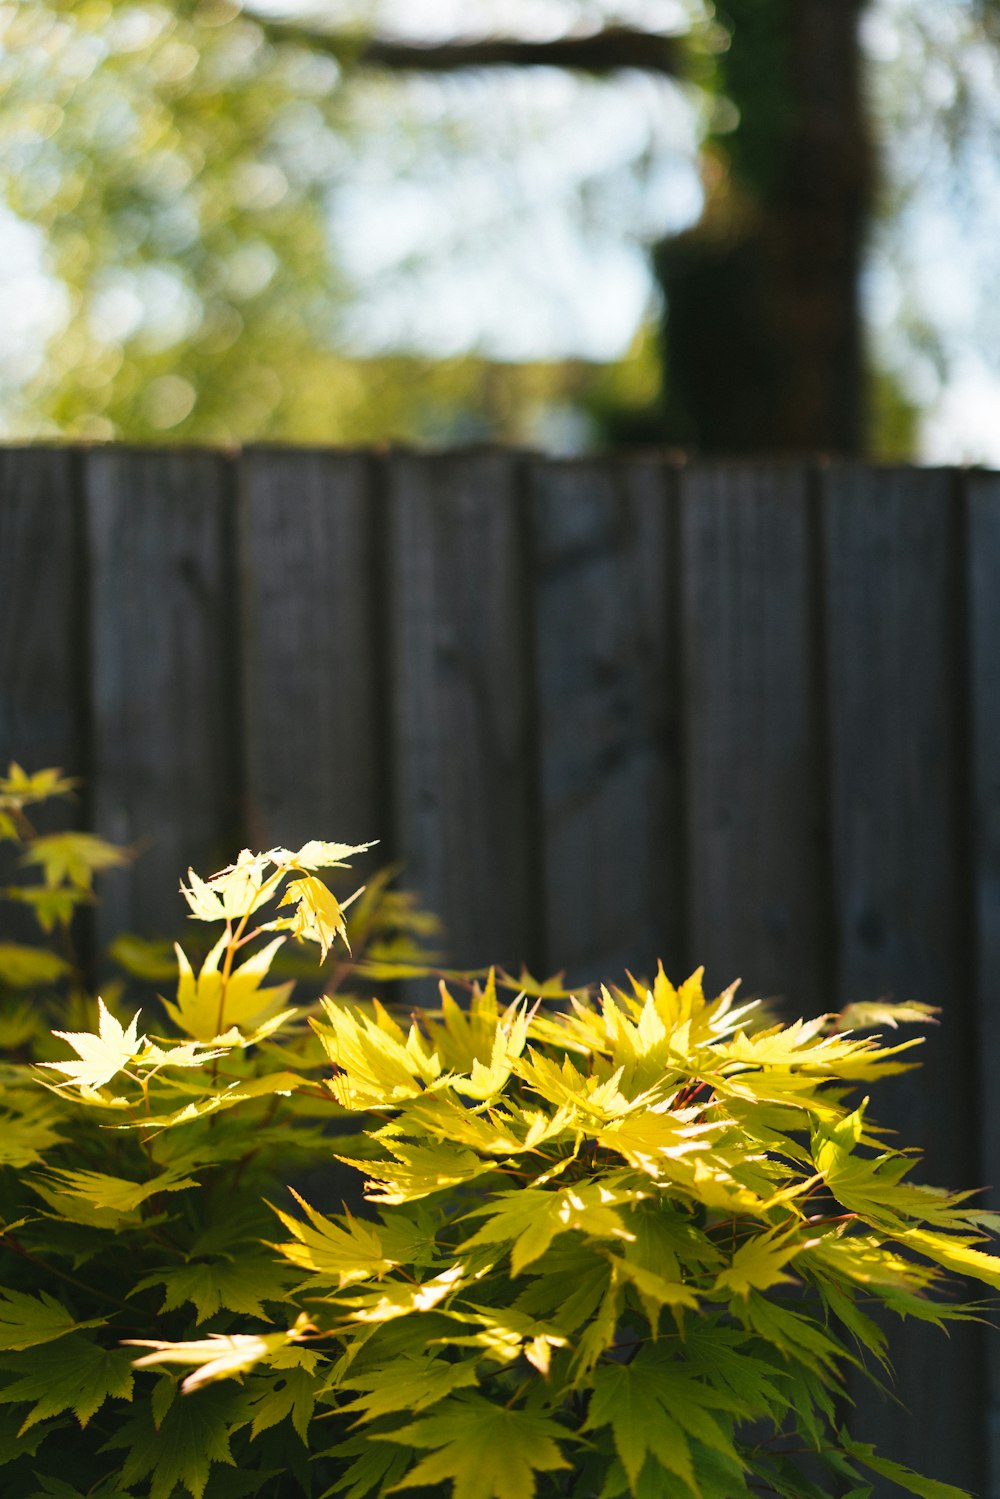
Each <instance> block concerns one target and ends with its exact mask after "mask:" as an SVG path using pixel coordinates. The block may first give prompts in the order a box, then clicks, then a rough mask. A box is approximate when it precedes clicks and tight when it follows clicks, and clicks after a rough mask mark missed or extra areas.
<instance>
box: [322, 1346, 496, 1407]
mask: <svg viewBox="0 0 1000 1499" xmlns="http://www.w3.org/2000/svg"><path fill="white" fill-rule="evenodd" d="M476 1383H477V1378H476V1366H475V1362H474V1361H472V1360H469V1361H467V1362H465V1363H460V1364H449V1363H446V1362H445V1360H444V1359H440V1358H423V1357H413V1356H404V1357H401V1358H396V1359H393V1361H392V1363H391V1364H380V1365H378V1367H376V1368H374V1369H366V1370H365V1371H364V1372H362V1373H355V1374H351V1375H348V1376H347V1377H346V1378H344V1379H342V1380H341V1381H340V1385H341V1387H342V1388H344V1389H348V1390H360V1391H362V1393H361V1394H360V1395H358V1396H357V1398H356V1399H354V1400H352V1401H350V1402H349V1403H348V1404H347V1405H342V1406H341V1407H340V1409H341V1410H342V1411H344V1412H345V1413H350V1414H354V1413H355V1412H357V1411H360V1412H361V1413H362V1414H361V1416H360V1418H359V1419H360V1420H361V1421H373V1420H375V1419H376V1418H377V1417H378V1416H386V1415H391V1414H394V1413H395V1412H396V1411H407V1412H409V1413H410V1414H415V1413H417V1412H419V1411H423V1410H427V1409H428V1407H430V1406H432V1405H437V1404H438V1402H439V1401H441V1400H444V1399H445V1398H446V1397H447V1396H448V1395H451V1394H453V1393H454V1392H455V1390H458V1389H463V1388H465V1387H467V1386H468V1385H474V1384H476Z"/></svg>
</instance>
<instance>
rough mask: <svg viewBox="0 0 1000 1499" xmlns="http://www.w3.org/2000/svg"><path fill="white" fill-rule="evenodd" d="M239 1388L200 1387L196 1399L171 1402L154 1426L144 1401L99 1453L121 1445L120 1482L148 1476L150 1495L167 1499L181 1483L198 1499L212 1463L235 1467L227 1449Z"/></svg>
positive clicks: (135, 1480)
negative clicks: (235, 1389) (205, 1388)
mask: <svg viewBox="0 0 1000 1499" xmlns="http://www.w3.org/2000/svg"><path fill="white" fill-rule="evenodd" d="M238 1398H239V1392H235V1391H230V1390H204V1391H203V1392H202V1394H201V1395H200V1397H199V1398H198V1399H197V1400H175V1401H174V1403H173V1404H172V1405H171V1407H170V1409H169V1410H168V1411H167V1412H166V1414H165V1416H164V1417H163V1421H162V1422H161V1424H160V1426H159V1427H157V1426H156V1424H155V1422H154V1420H153V1413H152V1410H151V1409H150V1407H149V1406H148V1405H145V1406H140V1408H139V1409H138V1410H137V1411H136V1413H135V1415H134V1416H132V1417H131V1419H130V1420H129V1421H127V1422H126V1423H125V1424H124V1425H123V1426H122V1427H121V1428H120V1429H119V1430H118V1431H117V1432H115V1434H114V1436H113V1437H111V1439H110V1440H109V1441H107V1442H105V1444H104V1446H103V1447H102V1448H101V1449H100V1450H101V1451H102V1452H109V1451H116V1450H118V1449H121V1448H124V1449H125V1456H124V1458H123V1459H122V1465H121V1473H120V1481H121V1483H122V1484H124V1485H126V1486H128V1485H130V1484H134V1483H138V1482H141V1481H142V1480H144V1479H148V1480H149V1485H150V1488H149V1499H172V1496H173V1494H174V1490H175V1489H176V1488H177V1486H178V1485H179V1484H182V1485H183V1486H184V1488H186V1489H187V1491H188V1493H189V1494H190V1495H191V1499H202V1495H203V1494H204V1492H205V1486H206V1484H207V1483H208V1478H209V1473H210V1471H211V1468H212V1465H213V1464H214V1463H225V1464H227V1465H228V1466H229V1467H234V1466H235V1463H234V1459H233V1455H232V1452H231V1451H230V1448H229V1432H230V1431H231V1430H232V1428H233V1425H234V1422H235V1417H236V1411H237V1400H238Z"/></svg>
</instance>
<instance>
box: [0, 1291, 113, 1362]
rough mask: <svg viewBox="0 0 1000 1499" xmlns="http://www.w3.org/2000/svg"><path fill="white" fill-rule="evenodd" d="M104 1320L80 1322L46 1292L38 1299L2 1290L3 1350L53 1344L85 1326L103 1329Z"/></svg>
mask: <svg viewBox="0 0 1000 1499" xmlns="http://www.w3.org/2000/svg"><path fill="white" fill-rule="evenodd" d="M105 1320H106V1319H105V1318H104V1317H95V1318H93V1319H92V1320H91V1321H89V1322H77V1321H75V1319H74V1318H73V1317H72V1316H71V1314H70V1313H69V1312H68V1311H67V1310H66V1308H65V1307H64V1306H63V1304H62V1302H61V1301H56V1299H55V1297H54V1296H50V1295H48V1293H47V1292H46V1291H40V1292H39V1293H38V1295H37V1296H32V1295H29V1294H28V1293H27V1292H25V1291H7V1290H2V1289H0V1349H7V1350H11V1351H15V1350H19V1349H22V1348H33V1347H35V1346H37V1345H38V1344H40V1343H51V1342H54V1340H55V1339H56V1338H62V1337H65V1335H66V1334H67V1333H70V1332H78V1331H79V1330H80V1329H81V1328H84V1327H101V1326H103V1324H104V1322H105Z"/></svg>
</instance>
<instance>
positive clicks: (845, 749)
mask: <svg viewBox="0 0 1000 1499" xmlns="http://www.w3.org/2000/svg"><path fill="white" fill-rule="evenodd" d="M952 485H953V480H952V478H951V476H949V475H947V474H941V473H933V472H923V473H921V472H917V471H910V472H902V471H901V472H898V473H891V472H875V471H871V470H862V469H856V468H834V469H832V470H831V471H830V472H829V474H828V476H827V478H826V481H825V490H826V493H825V497H824V509H825V538H826V563H827V567H826V592H827V602H828V615H827V634H828V641H829V690H830V724H831V751H830V753H831V771H832V777H831V779H832V786H831V791H832V819H833V829H834V850H835V890H836V900H837V911H838V920H839V944H838V947H839V951H838V959H839V989H840V997H841V999H842V1000H843V1001H845V1002H846V1001H850V1000H864V999H875V998H877V997H878V996H880V995H886V994H892V995H894V996H895V997H897V998H900V999H904V998H907V999H914V1000H922V1001H929V1002H932V1003H936V1004H939V1005H941V1006H942V1009H943V1014H942V1017H941V1020H942V1023H941V1026H940V1029H939V1030H937V1031H935V1032H933V1033H932V1035H931V1036H930V1038H929V1041H928V1045H927V1048H926V1055H925V1057H924V1058H923V1059H922V1060H923V1061H924V1066H923V1067H922V1069H921V1071H920V1073H919V1074H907V1075H906V1076H905V1077H902V1078H898V1079H897V1078H894V1079H890V1080H889V1081H888V1082H887V1083H885V1084H883V1085H881V1086H880V1088H879V1090H878V1096H877V1098H876V1100H875V1103H874V1106H873V1114H874V1117H875V1118H876V1119H877V1120H878V1121H880V1122H884V1123H885V1124H887V1125H890V1126H891V1127H892V1128H894V1129H896V1130H898V1132H899V1137H900V1139H901V1141H902V1142H903V1143H904V1144H906V1145H917V1146H919V1147H921V1148H922V1149H923V1151H924V1152H925V1160H924V1163H923V1165H922V1167H921V1168H920V1173H919V1174H920V1175H921V1176H922V1177H923V1178H924V1179H926V1180H928V1181H930V1182H934V1183H940V1184H942V1185H947V1186H949V1187H963V1186H974V1185H976V1184H977V1180H976V1178H977V1173H978V1165H977V1148H976V1140H975V1122H974V1121H975V1116H976V1101H975V1089H976V1066H975V1061H974V1057H973V1052H972V1033H971V1029H970V1028H971V1025H972V1023H973V1016H972V1013H971V1005H972V1000H971V998H970V996H971V994H972V983H971V977H972V974H971V968H970V960H969V954H968V952H967V950H966V947H967V944H966V942H965V937H966V933H965V931H964V917H963V910H964V905H965V904H966V903H967V896H968V887H967V884H966V880H967V875H968V871H967V870H966V869H965V868H964V867H963V864H964V852H965V850H964V844H963V832H962V815H963V807H962V805H961V796H960V794H959V792H960V785H961V781H962V777H963V775H964V774H965V771H966V766H965V764H964V762H963V755H964V751H965V745H964V742H963V731H962V722H963V712H964V701H963V670H964V665H965V662H964V659H963V630H962V624H961V609H962V599H961V596H960V587H961V576H960V566H961V554H960V542H961V528H960V526H959V524H958V521H959V508H958V506H957V504H955V503H953V500H954V496H953V494H952ZM890 1331H891V1338H892V1347H893V1350H894V1362H895V1365H896V1369H897V1384H896V1389H897V1393H898V1394H899V1396H900V1398H901V1400H902V1401H903V1403H904V1406H905V1407H906V1409H900V1407H899V1406H898V1405H895V1404H890V1403H888V1402H881V1401H878V1400H877V1399H875V1398H873V1396H872V1394H871V1393H867V1392H866V1393H864V1394H862V1393H861V1389H860V1388H858V1387H855V1390H854V1393H855V1394H856V1395H857V1396H858V1398H859V1401H860V1408H859V1410H858V1412H857V1415H856V1416H853V1417H852V1418H851V1425H852V1428H853V1429H854V1430H855V1431H856V1432H857V1434H858V1435H859V1436H860V1437H862V1438H863V1439H865V1440H874V1441H877V1442H878V1444H879V1447H880V1450H882V1451H883V1452H885V1453H886V1454H887V1455H892V1456H898V1457H899V1458H901V1459H902V1460H903V1461H904V1462H909V1463H912V1465H913V1466H914V1467H916V1468H917V1469H918V1470H919V1471H920V1472H928V1473H932V1474H934V1475H937V1476H940V1477H941V1478H942V1479H945V1480H947V1481H949V1482H952V1483H958V1484H962V1485H965V1486H968V1487H971V1488H972V1489H974V1490H976V1491H977V1492H981V1491H982V1484H983V1478H984V1472H983V1458H984V1454H983V1441H982V1385H983V1377H982V1376H983V1367H982V1349H981V1343H980V1335H979V1333H978V1330H973V1329H969V1328H957V1329H954V1330H953V1331H952V1334H951V1337H950V1338H949V1339H945V1338H944V1337H943V1336H942V1335H941V1334H940V1333H938V1334H936V1335H935V1331H934V1329H931V1328H928V1327H926V1326H922V1325H919V1324H912V1323H911V1322H907V1323H906V1324H905V1325H903V1326H899V1325H898V1324H894V1325H892V1326H891V1329H890Z"/></svg>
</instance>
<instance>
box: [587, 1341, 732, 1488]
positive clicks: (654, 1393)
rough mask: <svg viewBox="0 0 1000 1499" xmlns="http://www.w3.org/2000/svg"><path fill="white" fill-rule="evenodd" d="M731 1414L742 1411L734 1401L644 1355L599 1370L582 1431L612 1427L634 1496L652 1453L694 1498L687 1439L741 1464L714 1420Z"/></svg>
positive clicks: (648, 1353) (648, 1352) (652, 1354)
mask: <svg viewBox="0 0 1000 1499" xmlns="http://www.w3.org/2000/svg"><path fill="white" fill-rule="evenodd" d="M734 1408H735V1410H736V1411H740V1410H741V1407H740V1404H739V1402H738V1401H734V1400H733V1399H732V1397H730V1396H728V1395H726V1394H725V1393H724V1392H722V1391H720V1390H718V1389H713V1388H710V1387H709V1386H707V1385H703V1384H701V1383H700V1382H699V1381H697V1380H695V1379H692V1378H691V1376H690V1374H689V1373H688V1371H687V1370H686V1369H685V1368H684V1366H683V1364H675V1365H674V1366H673V1367H670V1366H669V1364H668V1363H666V1362H665V1360H664V1359H663V1358H662V1357H661V1356H659V1355H657V1354H656V1353H655V1352H653V1351H651V1350H649V1349H644V1350H643V1351H642V1352H641V1353H640V1355H639V1357H638V1358H636V1359H635V1360H634V1361H633V1362H632V1363H631V1364H617V1363H616V1364H603V1365H601V1366H600V1367H599V1368H598V1369H597V1370H596V1371H595V1374H594V1393H593V1396H592V1399H591V1403H590V1410H589V1412H588V1415H587V1421H586V1425H585V1426H584V1430H585V1431H593V1430H597V1429H599V1428H600V1427H602V1426H610V1427H611V1430H612V1434H613V1436H614V1442H615V1450H616V1451H617V1453H618V1456H619V1458H620V1459H621V1463H622V1466H623V1467H624V1469H625V1472H626V1473H627V1475H628V1480H629V1484H630V1486H631V1488H632V1490H633V1492H635V1487H636V1483H637V1481H638V1478H639V1474H640V1472H641V1470H642V1466H643V1464H644V1463H645V1461H646V1457H647V1454H649V1453H652V1454H653V1456H654V1457H655V1458H656V1459H657V1461H658V1462H660V1463H662V1465H663V1467H664V1468H666V1469H667V1471H668V1472H670V1473H675V1474H676V1475H677V1477H678V1478H680V1479H681V1480H682V1481H683V1482H684V1483H685V1484H687V1486H688V1487H689V1488H690V1489H691V1492H692V1493H693V1494H695V1495H696V1496H697V1495H698V1493H699V1490H698V1485H697V1482H696V1479H695V1470H694V1466H693V1463H692V1458H691V1448H690V1443H689V1438H694V1439H696V1440H697V1441H699V1442H702V1443H704V1444H705V1445H706V1446H708V1447H712V1448H714V1449H715V1450H716V1451H718V1452H720V1453H721V1454H722V1455H723V1456H724V1457H726V1458H727V1459H728V1460H729V1461H730V1462H734V1463H736V1464H739V1458H738V1456H737V1453H736V1451H735V1449H734V1447H733V1445H732V1441H731V1438H730V1436H729V1434H728V1433H727V1432H726V1431H725V1430H724V1429H723V1427H722V1426H721V1425H720V1424H719V1422H718V1420H717V1419H716V1416H715V1414H714V1412H716V1411H719V1410H729V1411H733V1410H734Z"/></svg>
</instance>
